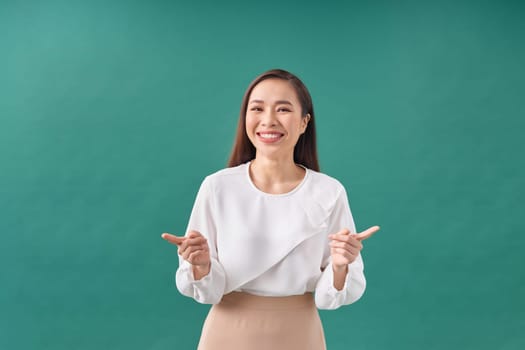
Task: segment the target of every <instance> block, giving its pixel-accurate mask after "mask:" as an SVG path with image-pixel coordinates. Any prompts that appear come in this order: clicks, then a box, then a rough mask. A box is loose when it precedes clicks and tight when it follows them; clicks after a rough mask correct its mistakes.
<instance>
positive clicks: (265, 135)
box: [259, 134, 281, 139]
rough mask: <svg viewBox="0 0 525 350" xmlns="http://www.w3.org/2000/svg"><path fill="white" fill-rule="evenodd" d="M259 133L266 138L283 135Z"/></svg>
mask: <svg viewBox="0 0 525 350" xmlns="http://www.w3.org/2000/svg"><path fill="white" fill-rule="evenodd" d="M259 135H260V136H261V137H263V138H265V139H276V138H278V137H280V136H281V135H280V134H259Z"/></svg>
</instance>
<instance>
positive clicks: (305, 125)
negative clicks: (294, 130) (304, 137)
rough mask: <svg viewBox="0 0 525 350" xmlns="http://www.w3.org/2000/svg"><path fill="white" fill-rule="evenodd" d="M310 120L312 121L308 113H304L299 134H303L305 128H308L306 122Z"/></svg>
mask: <svg viewBox="0 0 525 350" xmlns="http://www.w3.org/2000/svg"><path fill="white" fill-rule="evenodd" d="M310 119H312V116H311V115H310V113H306V115H305V116H304V117H303V119H301V129H302V130H301V134H304V132H305V131H306V127H307V126H308V122H309V121H310Z"/></svg>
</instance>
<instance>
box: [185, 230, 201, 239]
mask: <svg viewBox="0 0 525 350" xmlns="http://www.w3.org/2000/svg"><path fill="white" fill-rule="evenodd" d="M186 237H189V238H196V237H203V235H202V234H201V233H200V232H199V231H188V233H187V234H186Z"/></svg>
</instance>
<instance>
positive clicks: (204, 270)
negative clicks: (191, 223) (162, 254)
mask: <svg viewBox="0 0 525 350" xmlns="http://www.w3.org/2000/svg"><path fill="white" fill-rule="evenodd" d="M161 237H162V238H163V239H165V240H166V241H168V242H170V243H172V244H175V245H176V246H177V247H178V248H179V249H178V253H179V255H180V256H182V258H183V259H184V260H186V261H187V262H189V263H190V264H191V265H192V267H193V276H194V278H195V279H196V280H199V279H201V278H202V277H204V276H206V275H207V274H208V273H209V272H210V265H211V260H210V249H209V247H208V241H207V240H206V238H205V237H204V236H203V235H202V234H201V233H200V232H197V231H190V232H189V233H188V235H187V236H185V237H178V236H175V235H172V234H169V233H163V234H162V235H161Z"/></svg>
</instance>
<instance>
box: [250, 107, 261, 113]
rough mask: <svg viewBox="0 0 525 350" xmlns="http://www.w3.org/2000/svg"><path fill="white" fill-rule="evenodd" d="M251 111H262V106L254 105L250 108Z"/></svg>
mask: <svg viewBox="0 0 525 350" xmlns="http://www.w3.org/2000/svg"><path fill="white" fill-rule="evenodd" d="M250 111H254V112H260V111H262V108H261V107H259V106H254V107H252V108H250Z"/></svg>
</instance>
